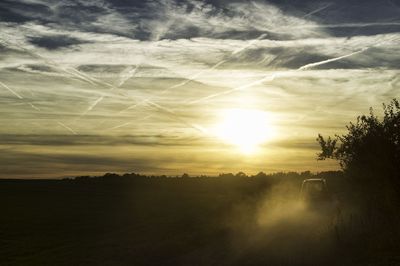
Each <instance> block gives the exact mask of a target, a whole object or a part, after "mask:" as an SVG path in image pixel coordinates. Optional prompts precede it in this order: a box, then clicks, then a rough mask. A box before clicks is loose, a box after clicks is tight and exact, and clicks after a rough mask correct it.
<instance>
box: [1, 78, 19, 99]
mask: <svg viewBox="0 0 400 266" xmlns="http://www.w3.org/2000/svg"><path fill="white" fill-rule="evenodd" d="M0 85H1V86H2V87H3V88H5V89H6V90H8V91H9V92H11V93H12V94H14V96H16V97H17V98H18V99H23V97H22V96H21V95H19V94H18V93H17V92H16V91H14V90H13V89H11V88H10V87H8V86H7V85H6V84H4V83H3V82H1V81H0Z"/></svg>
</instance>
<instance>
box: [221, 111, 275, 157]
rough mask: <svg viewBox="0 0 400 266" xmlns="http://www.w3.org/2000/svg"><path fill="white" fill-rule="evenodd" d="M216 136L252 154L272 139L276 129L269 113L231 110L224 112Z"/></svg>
mask: <svg viewBox="0 0 400 266" xmlns="http://www.w3.org/2000/svg"><path fill="white" fill-rule="evenodd" d="M215 134H216V135H217V136H218V137H219V138H220V139H222V140H223V141H225V142H227V143H230V144H233V145H235V146H237V147H238V148H239V149H240V151H241V152H243V153H246V154H251V153H254V152H255V151H256V149H257V148H258V147H259V146H260V145H261V144H262V143H264V142H266V141H268V140H269V139H271V138H272V137H273V135H274V129H273V126H272V124H271V120H270V117H269V116H268V114H267V113H265V112H263V111H259V110H252V109H229V110H225V111H223V112H222V115H221V121H220V122H219V123H218V125H217V126H216V127H215Z"/></svg>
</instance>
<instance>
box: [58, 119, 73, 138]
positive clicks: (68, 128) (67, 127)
mask: <svg viewBox="0 0 400 266" xmlns="http://www.w3.org/2000/svg"><path fill="white" fill-rule="evenodd" d="M57 123H58V124H59V125H60V126H62V127H63V128H65V129H67V130H68V131H69V132H71V133H72V134H74V135H77V134H78V133H76V132H75V131H74V130H73V129H72V128H70V127H69V126H67V125H65V124H63V123H61V122H58V121H57Z"/></svg>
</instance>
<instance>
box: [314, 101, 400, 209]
mask: <svg viewBox="0 0 400 266" xmlns="http://www.w3.org/2000/svg"><path fill="white" fill-rule="evenodd" d="M346 128H347V130H348V132H347V134H344V135H340V136H339V135H336V136H335V137H334V138H331V137H328V138H327V139H325V138H324V137H322V136H321V135H318V138H317V141H318V142H319V144H320V146H321V152H320V153H319V154H318V160H325V159H327V158H332V159H335V160H338V161H339V163H340V165H341V167H342V169H343V170H344V171H345V173H346V174H347V175H348V176H349V177H350V178H351V180H352V181H354V185H355V187H357V188H360V190H361V192H364V193H366V194H368V195H369V198H370V199H371V200H372V201H374V200H378V201H380V202H381V203H382V202H383V201H386V203H390V204H391V205H392V206H393V200H396V202H397V203H399V202H400V174H399V172H400V103H399V101H398V100H396V99H393V100H392V101H391V102H390V103H389V105H385V104H384V105H383V119H382V120H380V119H378V117H377V116H376V115H375V114H374V112H373V110H372V108H370V113H369V115H362V116H359V117H357V121H356V122H355V123H350V124H349V125H348V126H347V127H346Z"/></svg>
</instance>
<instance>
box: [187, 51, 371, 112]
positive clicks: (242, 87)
mask: <svg viewBox="0 0 400 266" xmlns="http://www.w3.org/2000/svg"><path fill="white" fill-rule="evenodd" d="M367 49H369V47H364V48H362V49H360V50H358V51H356V52H352V53H349V54H346V55H342V56H339V57H335V58H331V59H328V60H323V61H320V62H315V63H311V64H307V65H304V66H301V67H299V68H298V69H296V70H295V71H303V70H306V69H310V68H313V67H316V66H319V65H324V64H327V63H330V62H334V61H338V60H341V59H343V58H346V57H350V56H353V55H356V54H359V53H362V52H364V51H366V50H367ZM281 75H283V74H282V73H277V74H273V75H268V76H265V77H263V78H262V79H259V80H256V81H253V82H251V83H249V84H246V85H242V86H239V87H236V88H233V89H230V90H226V91H223V92H220V93H215V94H211V95H208V96H206V97H203V98H200V99H198V100H195V101H191V102H189V103H188V104H189V105H191V104H196V103H199V102H203V101H205V100H209V99H212V98H215V97H218V96H221V95H225V94H229V93H232V92H234V91H238V90H243V89H247V88H249V87H252V86H254V85H257V84H260V83H262V82H264V81H272V80H274V79H275V78H276V77H278V76H281Z"/></svg>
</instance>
